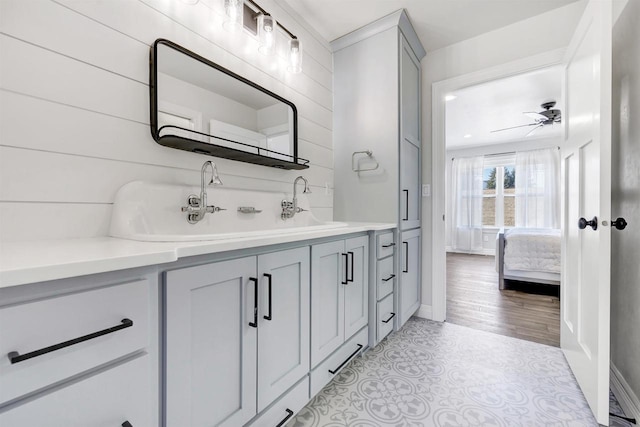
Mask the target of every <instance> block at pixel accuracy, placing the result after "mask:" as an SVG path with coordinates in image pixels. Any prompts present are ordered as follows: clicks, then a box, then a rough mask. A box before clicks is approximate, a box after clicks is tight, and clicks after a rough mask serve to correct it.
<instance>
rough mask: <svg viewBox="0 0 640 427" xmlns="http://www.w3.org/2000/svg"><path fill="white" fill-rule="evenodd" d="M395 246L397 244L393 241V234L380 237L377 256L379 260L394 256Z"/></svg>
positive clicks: (377, 244)
mask: <svg viewBox="0 0 640 427" xmlns="http://www.w3.org/2000/svg"><path fill="white" fill-rule="evenodd" d="M395 246H396V244H395V242H394V241H393V233H392V232H389V233H384V234H380V235H378V241H377V243H376V247H377V250H376V254H377V256H378V259H381V258H384V257H387V256H389V255H393V250H394V248H395Z"/></svg>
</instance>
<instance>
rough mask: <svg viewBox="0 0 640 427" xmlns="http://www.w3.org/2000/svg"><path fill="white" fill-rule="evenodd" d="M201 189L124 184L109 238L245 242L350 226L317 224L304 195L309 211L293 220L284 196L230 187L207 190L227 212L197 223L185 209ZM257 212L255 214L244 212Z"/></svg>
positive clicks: (300, 203) (303, 205)
mask: <svg viewBox="0 0 640 427" xmlns="http://www.w3.org/2000/svg"><path fill="white" fill-rule="evenodd" d="M199 193H200V188H199V187H196V186H187V185H175V184H162V183H152V182H145V181H134V182H130V183H128V184H125V185H123V186H122V187H121V188H120V189H119V190H118V193H117V194H116V197H115V201H114V205H113V213H112V216H111V228H110V233H109V234H110V235H111V236H112V237H118V238H122V239H130V240H139V241H145V242H189V241H200V240H220V239H240V238H249V237H260V236H272V235H280V234H284V233H287V234H288V233H301V232H308V231H319V230H328V229H334V228H341V227H346V226H347V224H346V223H344V222H331V221H320V220H318V219H317V218H316V217H315V216H314V215H313V214H312V213H311V212H310V211H308V209H309V201H308V199H307V197H306V195H305V194H298V206H299V207H301V208H303V209H307V211H304V212H299V213H297V214H296V215H295V216H294V217H293V218H290V219H287V220H283V219H282V218H281V217H280V213H281V207H280V204H281V202H282V200H283V199H287V200H291V199H292V195H291V194H290V193H284V192H270V191H250V190H239V189H231V188H225V187H212V186H209V187H207V194H208V204H209V205H213V206H216V207H219V208H222V209H226V210H220V211H218V212H215V213H208V214H206V215H205V217H204V219H203V220H201V221H199V222H198V223H196V224H190V223H189V222H188V221H187V215H186V214H185V213H184V212H181V210H180V209H181V207H183V206H186V205H187V199H188V197H189V196H190V195H192V194H195V195H197V194H199ZM240 207H243V208H245V209H244V210H245V212H246V211H250V209H246V208H254V209H255V211H261V212H256V213H242V212H239V210H238V208H240Z"/></svg>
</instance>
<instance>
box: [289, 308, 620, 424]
mask: <svg viewBox="0 0 640 427" xmlns="http://www.w3.org/2000/svg"><path fill="white" fill-rule="evenodd" d="M612 422H614V421H613V418H612ZM615 422H618V421H615ZM597 425H598V424H597V423H596V421H595V420H594V418H593V416H592V415H591V412H590V410H589V408H588V406H587V403H586V401H585V399H584V396H583V395H582V392H581V391H580V389H579V388H578V386H577V384H576V382H575V379H574V377H573V375H572V374H571V371H570V370H569V367H568V365H567V363H566V361H565V359H564V356H563V354H562V351H561V350H560V349H558V348H555V347H549V346H546V345H541V344H537V343H532V342H529V341H523V340H519V339H515V338H510V337H505V336H501V335H496V334H492V333H488V332H483V331H478V330H474V329H470V328H467V327H464V326H458V325H453V324H450V323H437V322H432V321H428V320H424V319H419V318H415V317H414V318H412V319H410V320H409V321H408V322H407V324H406V325H405V326H404V327H403V328H402V329H401V330H400V331H398V332H396V333H393V334H391V335H390V336H389V337H387V339H386V340H384V341H383V342H382V343H380V345H378V346H377V347H376V348H374V349H372V350H370V351H368V352H367V353H365V354H364V356H363V357H359V358H356V359H355V360H353V361H352V362H351V363H350V364H349V365H348V366H347V367H345V368H344V369H343V370H342V371H341V372H340V373H339V374H338V375H337V376H336V378H334V380H333V381H332V382H331V383H329V384H328V385H327V386H326V387H325V388H324V389H323V390H322V391H321V392H320V393H319V394H318V395H317V396H316V397H315V398H314V399H313V400H312V401H311V402H309V404H308V405H307V406H306V407H305V408H303V409H302V410H301V411H300V413H299V414H298V415H297V416H296V417H295V418H294V419H293V420H291V422H289V423H288V424H287V427H340V426H350V427H377V426H380V427H382V426H395V427H405V426H412V427H413V426H416V427H417V426H420V427H422V426H441V427H480V426H505V427H517V426H523V427H529V426H531V427H534V426H535V427H537V426H571V427H578V426H597ZM613 425H617V426H625V424H613Z"/></svg>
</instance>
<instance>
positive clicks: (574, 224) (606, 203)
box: [561, 0, 612, 425]
mask: <svg viewBox="0 0 640 427" xmlns="http://www.w3.org/2000/svg"><path fill="white" fill-rule="evenodd" d="M611 26H612V12H611V2H609V1H600V0H591V1H590V2H589V4H588V5H587V8H586V10H585V12H584V15H583V17H582V19H581V21H580V23H579V24H578V27H577V29H576V32H575V34H574V36H573V39H572V40H571V43H570V45H569V47H568V49H567V52H566V55H565V61H564V62H565V78H566V81H565V88H564V89H565V103H566V104H565V111H563V116H564V117H563V121H564V122H565V141H564V142H563V144H562V147H561V154H562V179H563V187H564V191H563V204H562V209H563V212H562V229H563V245H562V286H561V290H562V298H561V303H562V304H561V319H562V321H561V347H562V350H563V351H564V354H565V356H566V358H567V360H568V362H569V365H570V366H571V369H572V370H573V373H574V375H575V377H576V380H577V381H578V383H579V384H580V388H581V389H582V392H583V393H584V395H585V397H586V398H587V401H588V402H589V405H590V407H591V410H592V411H593V413H594V415H595V417H596V419H597V420H598V422H599V423H600V424H603V425H608V424H609V314H610V311H609V310H610V308H609V300H610V295H609V292H610V256H611V236H610V232H611V227H610V225H609V221H610V220H611ZM580 218H583V219H584V220H581V221H582V224H581V227H580V228H579V227H578V223H579V219H580ZM591 220H593V221H594V222H593V223H589V224H586V221H591ZM592 224H593V225H594V227H592V226H591V225H592Z"/></svg>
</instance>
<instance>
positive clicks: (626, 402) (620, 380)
mask: <svg viewBox="0 0 640 427" xmlns="http://www.w3.org/2000/svg"><path fill="white" fill-rule="evenodd" d="M609 371H610V373H611V379H610V383H611V390H612V391H613V394H615V396H616V399H618V403H620V406H621V407H622V410H623V411H624V413H625V414H626V416H627V417H631V418H635V419H636V420H640V400H638V396H636V394H635V393H634V392H633V390H631V387H630V386H629V384H628V383H627V381H626V380H625V379H624V377H623V376H622V374H621V373H620V371H619V370H618V368H616V365H614V364H613V362H611V363H610V365H609Z"/></svg>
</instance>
